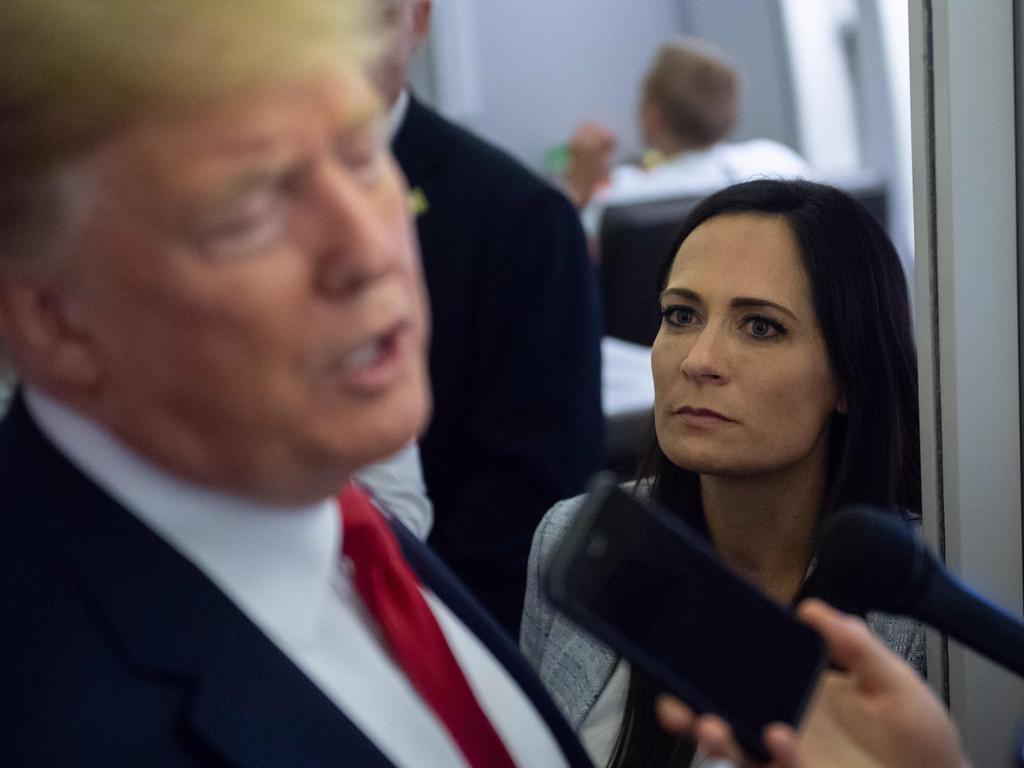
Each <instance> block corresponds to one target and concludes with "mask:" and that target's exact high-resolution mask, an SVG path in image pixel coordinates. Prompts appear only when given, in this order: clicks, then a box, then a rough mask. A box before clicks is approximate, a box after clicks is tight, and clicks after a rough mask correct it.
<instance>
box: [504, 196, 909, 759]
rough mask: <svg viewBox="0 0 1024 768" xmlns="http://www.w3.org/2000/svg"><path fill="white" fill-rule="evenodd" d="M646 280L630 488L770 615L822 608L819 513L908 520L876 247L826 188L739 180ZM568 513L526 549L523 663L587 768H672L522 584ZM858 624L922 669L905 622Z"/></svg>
mask: <svg viewBox="0 0 1024 768" xmlns="http://www.w3.org/2000/svg"><path fill="white" fill-rule="evenodd" d="M658 279H659V285H660V288H661V294H660V295H661V313H662V325H661V330H660V331H659V333H658V337H657V339H656V340H655V342H654V346H653V348H652V351H651V367H652V371H653V374H654V386H655V404H654V433H655V440H654V441H653V444H652V446H651V449H650V452H649V455H648V457H647V459H646V461H645V462H644V464H643V466H642V468H641V472H640V474H639V477H640V478H641V479H639V480H638V481H637V483H636V491H637V492H638V493H649V494H650V495H651V496H652V497H654V498H655V499H657V500H658V501H659V502H661V503H662V504H663V505H664V506H666V507H667V508H668V509H670V510H673V511H674V512H675V513H676V514H678V515H679V516H680V517H681V518H683V519H684V520H685V521H686V522H688V523H689V524H690V525H691V526H693V527H694V528H696V529H697V530H698V531H700V532H702V533H703V535H705V536H707V537H708V538H709V539H710V541H711V543H712V544H713V545H714V547H715V548H716V549H717V550H718V551H719V553H720V554H721V555H722V556H723V557H724V558H725V559H726V560H727V561H728V562H730V563H731V564H732V565H733V566H735V567H736V568H737V569H738V570H739V571H741V572H742V573H744V574H745V575H746V576H747V577H748V578H749V579H750V580H751V582H752V583H754V584H755V585H756V586H758V587H759V588H760V589H761V590H762V591H763V592H764V593H765V594H767V595H768V596H769V597H771V598H773V599H775V600H776V601H778V602H780V603H783V604H792V603H794V602H795V601H797V600H798V599H800V598H802V597H805V596H810V595H817V596H822V594H823V591H824V590H823V585H821V584H820V583H818V582H817V580H816V579H815V575H814V551H815V534H816V531H817V529H818V526H819V525H820V523H821V521H822V519H823V518H824V517H826V516H827V515H828V514H829V513H830V512H832V511H833V510H834V509H836V508H837V507H838V506H840V505H842V504H845V503H847V502H854V501H857V502H867V503H871V504H876V505H880V506H884V507H888V508H891V509H893V510H896V512H895V513H896V514H904V515H907V516H911V517H912V516H914V515H916V513H917V511H918V510H919V508H920V479H919V474H920V459H919V444H918V443H919V438H918V406H917V368H916V358H915V353H914V343H913V332H912V327H911V320H910V306H909V300H908V295H907V286H906V281H905V278H904V275H903V271H902V267H901V265H900V262H899V259H898V257H897V255H896V252H895V250H894V248H893V246H892V244H891V242H890V241H889V239H888V237H887V236H886V235H885V232H884V231H883V230H882V228H881V227H880V226H879V225H878V223H877V222H876V221H875V220H874V219H873V218H872V216H871V214H870V213H869V212H868V211H867V210H866V209H865V208H864V207H863V206H862V205H861V204H860V203H858V202H857V201H855V200H854V199H852V198H851V197H849V196H848V195H846V194H845V193H843V192H841V191H840V190H837V189H835V188H833V187H829V186H825V185H822V184H814V183H810V182H804V181H772V180H759V181H751V182H746V183H743V184H737V185H734V186H731V187H728V188H726V189H724V190H722V191H720V192H718V193H716V194H714V195H711V196H710V197H708V198H707V199H706V200H704V201H703V202H702V203H701V204H700V205H699V206H697V208H696V209H694V211H693V212H692V213H691V214H690V216H689V217H687V219H686V221H685V223H684V225H683V228H682V230H681V232H680V233H679V235H678V236H677V237H676V239H675V242H674V243H673V244H672V247H671V250H670V251H669V254H668V257H667V258H666V261H665V263H664V265H663V267H662V269H661V271H660V274H659V278H658ZM579 507H580V499H579V498H577V499H570V500H568V501H565V502H561V503H560V504H558V505H556V506H555V507H554V508H552V510H551V511H550V512H548V514H547V516H546V517H545V519H544V521H543V522H542V523H541V526H540V527H539V528H538V531H537V534H536V535H535V537H534V544H533V551H532V553H531V557H530V571H529V580H530V583H529V586H528V588H527V599H526V607H525V612H524V616H523V624H522V632H521V638H522V639H521V642H522V646H523V650H524V652H525V653H526V655H527V657H528V658H530V660H531V661H532V662H533V663H534V665H535V666H536V667H537V669H538V670H539V672H540V675H541V678H542V679H543V680H544V682H545V684H546V685H547V686H548V688H549V690H550V691H551V693H552V694H553V696H554V698H555V700H556V701H557V702H558V703H559V705H560V706H561V707H562V709H563V711H564V712H565V714H566V715H567V716H568V718H569V720H570V722H571V723H572V724H573V725H574V726H575V727H576V728H577V729H578V731H579V733H580V736H581V738H582V740H583V742H584V745H585V746H587V748H588V750H589V751H590V753H591V756H592V757H594V758H595V761H596V762H598V763H599V764H602V765H612V766H652V767H653V766H659V767H660V766H687V765H689V764H690V763H691V761H692V759H693V753H694V749H693V745H691V744H688V743H684V742H682V741H680V740H678V739H675V738H672V737H669V736H667V735H664V734H663V733H662V732H661V730H660V729H659V728H658V726H657V722H656V720H655V717H654V711H653V704H654V699H655V697H656V694H657V693H658V687H657V686H656V685H654V684H653V683H651V682H650V681H648V680H646V679H645V678H644V677H643V676H642V675H640V674H638V673H633V672H631V671H630V670H629V668H628V665H627V664H626V663H625V662H624V661H622V660H620V659H618V658H617V657H616V656H615V654H614V653H613V652H612V651H611V650H610V649H608V648H606V647H605V646H603V645H601V644H599V643H597V642H595V641H594V640H593V638H591V637H590V636H589V635H586V634H585V633H583V632H582V631H581V630H579V628H578V627H577V626H576V625H574V624H573V623H572V622H571V621H569V620H568V619H567V618H565V617H564V616H561V615H560V614H558V613H557V612H556V611H555V610H554V609H553V608H552V607H551V606H550V605H549V604H548V603H547V602H546V601H545V599H544V598H543V596H542V595H541V594H540V588H539V583H540V579H539V574H540V573H541V572H542V571H543V570H544V568H545V567H546V564H547V560H548V558H549V556H550V554H551V552H552V550H553V549H554V547H555V546H556V544H557V543H558V541H559V540H560V539H561V536H562V534H563V532H564V530H565V529H566V527H567V526H568V525H569V523H570V522H571V520H572V518H573V516H574V515H575V514H576V512H577V511H578V510H579ZM824 596H825V597H826V598H827V597H829V596H828V595H824ZM847 607H848V606H847ZM723 609H724V610H728V608H727V607H723ZM867 619H868V622H869V625H870V626H871V628H872V630H873V631H874V632H875V634H877V635H878V636H879V637H880V638H881V639H882V640H883V641H885V642H886V644H887V645H889V647H890V648H891V649H892V650H893V651H895V652H896V653H897V654H898V655H900V656H902V657H903V658H904V659H906V660H907V661H909V662H910V663H911V664H912V665H913V666H915V667H916V668H917V669H918V670H921V671H923V668H924V637H923V631H922V629H921V627H920V626H918V625H917V624H915V623H914V622H911V621H909V620H905V619H898V618H895V617H891V616H883V615H879V614H869V615H868V617H867Z"/></svg>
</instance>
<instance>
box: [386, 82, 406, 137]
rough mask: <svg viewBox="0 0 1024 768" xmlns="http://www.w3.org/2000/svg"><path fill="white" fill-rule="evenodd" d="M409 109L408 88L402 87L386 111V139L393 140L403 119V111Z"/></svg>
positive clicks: (400, 127)
mask: <svg viewBox="0 0 1024 768" xmlns="http://www.w3.org/2000/svg"><path fill="white" fill-rule="evenodd" d="M408 111H409V90H408V89H407V88H403V89H402V92H401V93H399V94H398V98H397V99H396V100H395V103H394V104H393V105H392V107H391V109H390V111H389V112H388V141H389V142H390V141H394V140H395V136H397V135H398V132H399V131H400V130H401V129H402V122H403V121H404V120H405V113H406V112H408Z"/></svg>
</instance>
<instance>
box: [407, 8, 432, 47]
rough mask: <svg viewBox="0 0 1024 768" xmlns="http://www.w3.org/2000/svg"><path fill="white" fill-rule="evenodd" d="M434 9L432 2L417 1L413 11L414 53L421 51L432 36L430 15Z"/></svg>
mask: <svg viewBox="0 0 1024 768" xmlns="http://www.w3.org/2000/svg"><path fill="white" fill-rule="evenodd" d="M432 8H433V2H432V0H416V2H415V4H414V5H413V9H412V33H413V39H414V40H415V43H414V44H413V53H416V52H417V51H419V49H420V48H422V47H423V44H424V43H425V42H426V40H427V35H428V34H430V13H431V10H432Z"/></svg>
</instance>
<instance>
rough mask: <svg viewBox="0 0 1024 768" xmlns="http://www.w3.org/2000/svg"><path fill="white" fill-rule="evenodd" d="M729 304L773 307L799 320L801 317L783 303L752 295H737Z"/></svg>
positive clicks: (733, 305) (740, 306)
mask: <svg viewBox="0 0 1024 768" xmlns="http://www.w3.org/2000/svg"><path fill="white" fill-rule="evenodd" d="M729 306H731V307H735V308H752V309H757V308H759V307H771V308H772V309H777V310H779V311H780V312H784V313H786V314H787V315H789V316H790V317H792V318H793V319H794V320H799V318H798V317H797V316H796V315H795V314H794V313H793V311H792V310H790V309H788V308H787V307H784V306H782V305H781V304H776V303H775V302H774V301H768V299H758V298H754V297H751V296H737V297H736V298H735V299H733V300H732V301H730V302H729Z"/></svg>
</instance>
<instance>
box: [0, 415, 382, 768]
mask: <svg viewBox="0 0 1024 768" xmlns="http://www.w3.org/2000/svg"><path fill="white" fill-rule="evenodd" d="M0 457H2V460H0V476H2V477H3V484H4V485H5V486H6V491H5V494H6V495H5V501H6V502H7V504H8V507H9V509H10V511H11V513H12V514H15V515H18V516H19V517H20V518H21V519H22V521H23V522H24V523H25V524H26V525H27V526H29V527H31V528H32V529H34V530H35V532H36V534H37V536H38V538H39V539H40V541H42V542H43V543H44V545H45V546H47V547H48V548H50V549H51V551H53V552H54V554H55V556H56V557H57V558H59V559H60V560H61V561H62V563H63V565H64V566H65V567H66V568H67V569H68V572H69V573H70V574H71V575H72V578H73V579H74V580H75V581H76V582H77V583H78V585H79V587H80V589H81V590H82V592H83V594H85V595H86V597H87V599H88V600H89V602H90V604H91V605H92V607H93V609H94V611H95V612H96V614H97V615H98V616H99V620H100V621H101V622H102V623H103V624H104V625H105V626H106V627H107V629H108V631H109V633H110V635H111V637H113V638H114V642H115V644H116V646H117V649H118V652H119V653H120V654H121V655H122V656H123V658H124V661H125V664H126V665H127V666H129V667H130V668H132V669H134V670H135V671H136V672H137V673H138V674H140V675H147V676H153V677H156V678H159V679H161V680H163V681H165V682H166V681H172V684H178V685H181V686H183V687H186V688H188V689H191V691H192V694H191V696H190V697H189V699H188V700H189V702H190V705H189V707H188V711H186V712H183V713H182V715H183V717H182V722H184V723H187V724H188V726H187V727H189V728H190V729H191V730H192V732H193V735H194V736H195V737H196V738H198V739H199V740H200V741H201V742H203V743H205V744H207V745H208V746H209V747H211V748H212V749H213V750H215V751H216V752H217V753H219V754H220V755H222V756H223V757H224V758H225V759H226V760H227V762H228V763H229V764H230V765H238V766H266V767H267V768H270V767H271V766H274V767H275V768H278V767H279V766H283V765H302V766H328V765H331V766H337V765H343V764H356V765H360V766H373V767H374V768H386V767H387V766H391V763H390V762H389V761H388V760H387V759H386V758H385V757H384V756H383V755H382V754H381V753H380V751H379V750H377V749H376V747H374V745H373V744H372V743H371V742H370V741H369V740H368V739H367V738H366V737H365V736H364V735H363V734H362V733H361V732H360V731H359V730H358V729H357V728H356V727H355V725H354V724H353V723H352V722H351V721H350V720H348V718H346V717H345V716H344V715H343V714H342V713H341V711H340V710H338V709H337V707H335V706H334V705H333V703H331V701H330V700H329V699H327V697H326V696H324V695H323V694H322V693H321V692H320V690H319V689H318V688H317V687H316V686H315V685H314V684H313V683H312V682H311V681H310V680H309V679H308V678H307V677H306V676H305V675H304V674H303V673H302V672H301V671H300V670H299V669H298V668H297V667H295V665H294V664H293V663H292V662H291V661H290V660H289V659H288V657H287V656H285V655H284V654H283V653H281V651H280V650H279V649H278V648H277V647H276V646H275V645H274V644H273V643H272V642H271V641H270V640H269V639H268V638H267V637H266V636H265V635H264V634H263V633H262V632H260V630H259V629H258V628H257V627H256V626H255V625H254V624H253V623H252V622H251V621H249V619H248V618H247V617H246V616H245V615H244V614H242V612H241V611H240V610H239V609H238V608H237V607H236V606H235V605H234V603H232V602H231V601H230V600H229V599H228V598H227V597H226V596H225V595H224V594H223V593H222V592H221V591H220V590H219V589H217V588H216V587H215V586H214V585H213V584H212V583H211V582H210V581H209V580H208V579H207V578H206V576H205V575H204V574H202V573H201V572H200V571H199V570H198V569H197V568H196V567H195V566H194V565H192V563H191V562H189V561H188V560H186V559H185V558H183V557H181V556H180V555H179V554H177V553H176V552H175V551H174V550H173V549H172V548H171V547H170V546H169V545H168V544H166V543H165V542H164V541H163V540H162V539H160V538H159V537H158V536H157V535H156V534H155V533H153V532H152V531H151V530H150V529H148V528H147V527H146V526H144V525H143V524H142V523H140V522H139V521H138V520H137V519H136V518H135V517H134V516H133V515H131V514H130V513H129V512H127V511H126V510H125V509H123V508H122V507H121V506H120V505H119V504H117V502H115V501H114V500H113V499H111V498H110V497H109V496H107V495H106V494H105V493H104V492H103V491H102V490H100V489H99V488H97V487H96V486H95V485H94V484H93V483H92V482H91V481H90V480H89V479H88V478H86V477H85V476H84V475H82V474H81V473H80V472H79V471H78V470H77V469H76V468H75V467H74V466H72V465H71V464H70V463H69V462H68V461H67V460H66V459H65V458H64V456H63V455H62V454H60V453H59V452H58V451H57V450H56V448H54V447H53V446H52V445H51V444H50V443H49V441H48V440H47V439H46V438H45V437H44V436H43V435H42V434H41V433H40V432H39V430H38V428H37V427H36V426H35V424H34V423H33V422H32V420H31V418H29V416H28V414H27V412H26V411H25V407H24V403H23V402H22V400H21V398H20V397H17V398H16V399H15V402H14V403H13V404H12V407H11V411H10V413H9V414H8V416H7V417H6V418H5V420H4V422H3V424H2V425H0ZM43 478H44V479H43Z"/></svg>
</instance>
